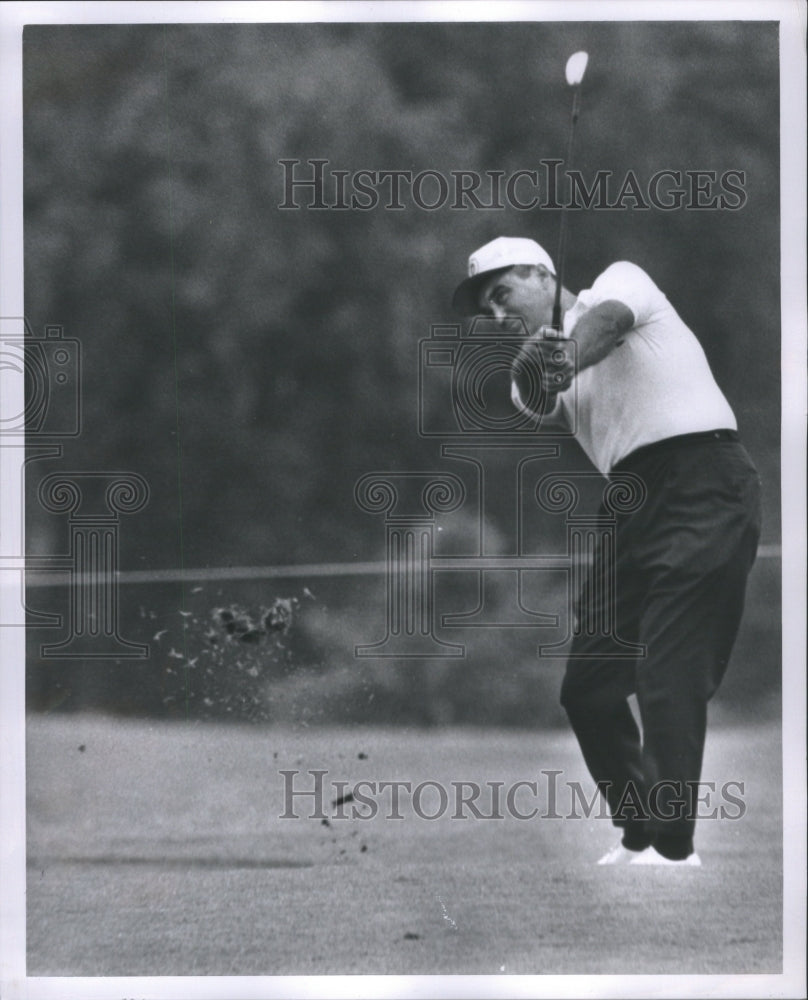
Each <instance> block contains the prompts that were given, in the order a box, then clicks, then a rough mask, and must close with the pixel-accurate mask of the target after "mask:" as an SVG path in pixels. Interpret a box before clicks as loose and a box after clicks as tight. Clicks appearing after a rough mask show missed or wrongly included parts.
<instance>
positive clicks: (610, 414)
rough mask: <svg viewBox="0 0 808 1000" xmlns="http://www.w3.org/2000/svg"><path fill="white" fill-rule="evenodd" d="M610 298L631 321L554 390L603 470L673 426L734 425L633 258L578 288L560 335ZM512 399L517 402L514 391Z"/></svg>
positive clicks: (686, 429)
mask: <svg viewBox="0 0 808 1000" xmlns="http://www.w3.org/2000/svg"><path fill="white" fill-rule="evenodd" d="M610 299H612V300H617V301H618V302H622V303H623V304H624V305H626V306H628V308H629V309H630V310H631V311H632V313H633V314H634V326H633V327H632V328H631V330H629V331H628V333H627V334H626V335H625V339H624V341H623V343H622V344H620V345H619V346H617V347H615V348H614V349H613V350H612V351H611V352H610V353H609V354H608V355H607V356H606V357H605V358H604V359H603V360H602V361H599V362H598V363H597V364H594V365H591V366H590V367H589V368H585V369H584V370H583V371H582V372H580V373H579V374H578V375H577V376H576V377H575V379H574V381H573V384H572V386H571V387H570V388H569V389H568V390H567V391H566V392H563V393H560V394H559V402H558V403H557V410H556V412H557V411H558V407H559V406H560V407H561V408H562V410H563V413H564V416H565V418H566V422H567V423H568V424H569V425H570V426H571V427H573V428H575V436H576V439H577V440H578V442H579V443H580V445H581V447H582V448H583V449H584V451H585V452H586V453H587V455H588V456H589V458H590V459H591V460H592V463H593V464H594V465H595V467H596V468H597V469H599V470H600V471H601V472H603V473H604V474H605V473H608V472H609V470H610V469H611V468H612V466H614V465H615V464H616V463H617V462H619V461H620V460H621V459H622V458H625V457H626V455H628V454H629V453H630V452H632V451H634V450H635V449H636V448H641V447H642V446H643V445H647V444H652V443H654V442H655V441H662V440H664V439H665V438H669V437H675V436H676V435H678V434H692V433H695V432H697V431H710V430H716V429H718V428H731V429H733V430H734V429H736V428H737V423H736V421H735V416H734V414H733V412H732V409H731V407H730V405H729V403H728V402H727V400H726V398H725V397H724V394H723V393H722V392H721V390H720V389H719V388H718V385H717V384H716V381H715V379H714V378H713V375H712V372H711V371H710V366H709V364H708V363H707V358H706V357H705V354H704V351H703V350H702V347H701V344H699V342H698V340H697V339H696V337H695V335H694V334H693V333H692V331H691V330H690V329H689V328H688V327H687V326H686V325H685V324H684V323H683V322H682V320H681V319H680V317H679V315H678V314H677V312H676V310H675V309H674V308H673V306H672V305H671V304H670V302H668V300H667V298H666V297H665V295H664V294H663V293H662V292H661V291H660V289H659V288H657V286H656V285H655V284H654V282H653V281H652V280H651V278H650V277H649V276H648V275H647V274H646V273H645V271H643V270H642V268H640V267H637V265H636V264H631V263H629V262H628V261H619V262H618V263H616V264H612V265H611V266H610V267H608V268H606V270H605V271H604V272H603V274H601V275H600V277H598V278H597V280H596V281H595V282H594V284H593V285H592V287H591V288H589V289H586V290H585V291H582V292H581V293H580V294H579V296H578V298H577V300H576V302H575V305H574V306H573V307H572V308H571V309H569V310H568V311H567V313H566V315H565V316H564V331H563V333H564V337H565V338H569V337H573V338H574V336H575V324H576V323H577V322H578V320H579V319H580V317H581V316H582V315H583V313H585V312H586V311H587V310H589V309H591V308H592V307H593V306H596V305H598V304H599V303H601V302H606V301H608V300H610ZM515 402H516V403H517V405H519V403H520V402H521V400H520V399H519V397H518V393H517V394H516V396H515ZM573 408H575V410H576V411H577V412H576V413H573V412H572V411H573Z"/></svg>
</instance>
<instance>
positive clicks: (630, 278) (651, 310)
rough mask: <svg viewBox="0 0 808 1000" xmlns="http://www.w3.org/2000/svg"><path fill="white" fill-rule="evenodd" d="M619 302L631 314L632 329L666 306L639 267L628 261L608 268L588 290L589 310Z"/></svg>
mask: <svg viewBox="0 0 808 1000" xmlns="http://www.w3.org/2000/svg"><path fill="white" fill-rule="evenodd" d="M610 300H616V301H617V302H622V303H623V305H625V306H628V308H629V309H630V310H631V311H632V313H633V314H634V325H635V326H642V324H643V323H647V322H648V321H649V320H651V319H652V318H653V317H654V315H655V314H656V313H657V312H658V311H659V309H660V308H661V307H662V306H664V305H665V304H666V302H667V299H666V298H665V296H664V294H663V293H662V292H661V291H660V290H659V288H657V286H656V285H655V284H654V282H653V281H652V280H651V278H650V277H649V276H648V275H647V274H646V273H645V271H643V269H642V268H641V267H637V265H636V264H632V263H630V262H629V261H627V260H621V261H618V262H617V263H615V264H611V265H610V266H609V267H607V268H606V270H605V271H604V272H603V274H601V275H600V276H599V277H598V278H596V279H595V282H594V284H593V285H592V287H591V289H590V290H589V294H588V296H587V302H586V305H587V307H588V308H590V309H591V308H592V307H593V306H596V305H598V304H599V303H601V302H608V301H610Z"/></svg>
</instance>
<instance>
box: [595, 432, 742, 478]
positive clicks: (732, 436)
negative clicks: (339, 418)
mask: <svg viewBox="0 0 808 1000" xmlns="http://www.w3.org/2000/svg"><path fill="white" fill-rule="evenodd" d="M708 441H740V437H739V436H738V432H737V431H732V430H729V429H728V428H726V429H725V428H721V429H719V430H714V431H697V432H696V433H695V434H677V435H676V436H675V437H669V438H663V439H662V440H661V441H653V442H652V443H651V444H644V445H643V446H642V447H641V448H635V450H634V451H630V452H629V453H628V455H626V457H625V458H621V459H620V461H619V462H616V463H615V464H614V465H613V466H612V469H611V471H612V472H625V471H627V469H630V468H631V466H632V465H635V464H636V463H637V462H640V461H642V460H643V459H645V458H650V457H652V456H654V455H661V454H664V453H665V452H666V451H673V450H675V449H677V448H682V447H687V445H690V444H704V443H705V442H708Z"/></svg>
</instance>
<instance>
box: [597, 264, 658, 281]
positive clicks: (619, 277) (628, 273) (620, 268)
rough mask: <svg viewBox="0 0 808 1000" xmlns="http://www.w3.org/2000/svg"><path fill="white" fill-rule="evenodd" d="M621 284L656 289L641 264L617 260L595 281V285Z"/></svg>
mask: <svg viewBox="0 0 808 1000" xmlns="http://www.w3.org/2000/svg"><path fill="white" fill-rule="evenodd" d="M621 282H625V283H626V284H627V285H635V284H637V285H646V286H647V285H651V286H653V287H656V285H654V282H653V280H652V278H651V277H650V275H649V274H648V273H647V272H646V271H644V270H643V269H642V268H641V267H640V266H639V264H634V263H633V262H632V261H630V260H617V261H615V262H614V263H613V264H609V266H608V267H607V268H606V270H605V271H601V273H600V274H599V275H598V276H597V278H596V279H595V285H597V284H598V283H600V284H606V283H609V284H619V283H621ZM593 287H594V285H593Z"/></svg>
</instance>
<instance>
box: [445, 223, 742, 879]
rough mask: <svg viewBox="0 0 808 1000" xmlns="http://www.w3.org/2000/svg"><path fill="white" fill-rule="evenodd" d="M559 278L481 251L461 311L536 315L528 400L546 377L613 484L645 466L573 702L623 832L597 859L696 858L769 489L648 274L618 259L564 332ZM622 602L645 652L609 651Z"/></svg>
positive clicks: (689, 336)
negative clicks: (556, 314)
mask: <svg viewBox="0 0 808 1000" xmlns="http://www.w3.org/2000/svg"><path fill="white" fill-rule="evenodd" d="M555 283H556V279H555V268H554V266H553V262H552V260H551V258H550V257H549V255H548V254H547V253H546V251H545V250H544V249H543V248H542V247H541V246H539V244H538V243H536V242H534V241H533V240H528V239H517V238H509V237H500V238H498V239H496V240H493V241H492V242H491V243H488V244H486V245H485V246H483V247H481V248H480V249H479V250H477V251H475V253H473V254H472V255H471V257H470V258H469V268H468V278H467V279H466V280H465V281H463V282H462V283H461V284H460V285H459V286H458V288H457V289H456V291H455V294H454V299H453V305H454V306H455V308H456V309H457V310H458V311H459V312H461V313H462V314H464V315H473V314H482V313H484V314H488V315H491V316H494V317H495V318H496V319H497V320H501V321H502V322H503V323H506V322H507V321H508V319H516V320H520V321H521V322H522V323H524V328H526V330H527V333H528V334H529V338H528V339H526V341H525V345H524V347H523V349H522V354H521V356H520V362H519V364H518V365H516V366H515V367H514V372H515V373H516V374H515V375H514V384H513V388H512V397H513V400H514V402H515V404H516V405H517V406H518V407H520V408H525V407H526V402H527V401H528V399H530V401H531V403H532V404H533V403H534V400H535V392H533V391H532V390H531V388H530V387H531V385H532V386H533V387H535V385H536V384H537V382H538V384H541V385H542V386H543V389H544V392H543V393H542V394H541V403H540V405H538V406H531V409H533V410H534V411H535V410H536V409H538V411H539V412H541V413H542V414H544V421H548V422H550V421H552V422H556V423H558V422H562V423H563V422H566V423H567V425H568V426H569V427H571V428H573V429H574V431H575V435H576V438H577V440H578V442H579V443H580V445H581V446H582V448H583V450H584V451H585V452H586V454H587V455H588V456H589V458H590V459H591V461H592V463H593V464H594V465H595V467H596V468H597V469H598V470H599V471H600V472H601V473H603V475H604V476H606V477H608V476H611V475H614V474H615V473H621V472H630V473H632V474H634V475H635V476H638V477H640V478H641V480H642V481H643V483H644V486H645V490H646V498H645V501H644V503H643V504H642V506H640V507H639V509H637V510H636V511H635V512H634V513H631V514H621V515H618V520H617V526H616V540H615V551H614V556H613V558H614V574H615V578H616V589H617V592H616V594H614V595H612V596H611V597H610V598H608V597H604V596H600V597H594V598H593V597H591V596H588V595H593V594H594V595H603V594H604V592H605V590H606V588H604V587H598V586H594V585H587V586H584V588H583V591H582V595H581V597H580V599H579V602H578V606H577V608H576V613H577V616H578V618H579V621H580V623H581V627H580V628H579V629H578V630H576V633H577V634H576V637H575V639H574V640H573V643H572V646H571V649H570V653H569V658H568V662H567V667H566V672H565V676H564V680H563V684H562V689H561V702H562V704H563V706H564V708H565V710H566V712H567V715H568V716H569V719H570V723H571V724H572V728H573V730H574V731H575V735H576V736H577V738H578V742H579V744H580V747H581V751H582V753H583V756H584V759H585V761H586V764H587V767H588V768H589V771H590V773H591V775H592V777H593V779H594V780H595V782H596V783H597V786H598V788H599V789H600V791H601V792H602V794H603V795H604V796H605V798H606V801H607V803H608V806H609V810H610V814H611V816H612V821H613V823H614V824H615V826H617V827H618V828H620V830H621V833H622V839H621V841H620V843H619V844H617V845H616V846H615V848H614V849H613V850H611V851H610V852H609V853H608V854H607V855H605V856H604V857H603V858H601V860H600V862H599V864H629V863H630V864H635V865H689V866H697V865H700V864H701V861H700V859H699V856H698V854H697V853H696V852H695V849H694V843H693V837H694V829H695V820H696V814H697V809H698V799H699V796H700V795H701V797H702V799H703V798H704V789H701V791H700V790H699V784H698V783H699V779H700V776H701V766H702V756H703V751H704V741H705V731H706V723H707V703H708V701H709V700H710V698H711V697H712V695H713V694H714V693H715V691H716V690H717V688H718V686H719V684H720V683H721V680H722V678H723V676H724V672H725V670H726V667H727V662H728V660H729V656H730V651H731V649H732V646H733V643H734V641H735V637H736V634H737V631H738V625H739V623H740V619H741V613H742V610H743V602H744V592H745V588H746V579H747V575H748V573H749V570H750V569H751V567H752V564H753V562H754V559H755V554H756V551H757V543H758V538H759V534H760V481H759V478H758V475H757V472H756V470H755V467H754V466H753V464H752V462H751V461H750V459H749V456H748V455H747V453H746V451H745V450H744V448H743V446H742V445H741V444H740V442H739V440H738V433H737V424H736V421H735V417H734V415H733V412H732V410H731V408H730V406H729V404H728V403H727V400H726V399H725V397H724V395H723V393H722V392H721V390H720V389H719V388H718V385H717V384H716V382H715V380H714V378H713V376H712V373H711V371H710V368H709V365H708V363H707V359H706V357H705V355H704V351H703V350H702V348H701V346H700V345H699V342H698V341H697V339H696V337H695V336H694V334H693V333H692V332H691V331H690V330H689V329H688V327H687V326H686V325H685V323H683V322H682V320H681V319H680V317H679V316H678V315H677V313H676V311H675V310H674V308H673V307H672V306H671V304H670V303H669V302H668V300H667V298H666V297H665V295H664V294H663V293H662V292H661V291H660V289H659V288H657V286H656V285H655V284H654V282H653V281H652V280H651V278H650V277H649V276H648V275H647V274H646V273H645V271H643V270H642V269H641V268H640V267H638V266H637V265H635V264H632V263H628V262H626V261H620V262H617V263H614V264H611V265H610V266H609V267H607V268H606V270H604V271H603V273H602V274H600V275H599V276H598V277H597V278H596V279H595V281H594V282H593V283H592V287H591V288H589V289H587V290H585V291H582V292H580V294H579V295H578V296H577V297H576V296H575V295H572V294H571V293H570V292H569V291H568V290H567V289H562V291H561V306H562V315H563V322H562V329H561V330H558V331H555V330H553V329H552V328H551V327H550V326H549V324H550V322H551V317H552V310H553V300H554V296H555ZM524 328H523V329H524ZM565 340H566V341H574V342H575V350H574V351H573V350H572V349H571V348H570V347H569V345H565V343H564V341H565ZM559 348H561V349H562V353H563V361H561V363H559V357H560V355H559ZM520 372H521V373H522V374H521V375H520V374H519V373H520ZM526 372H529V373H531V378H530V379H526V378H525V377H524V374H525V373H526ZM573 382H574V383H575V385H574V386H573ZM571 386H572V387H573V388H574V391H570V387H571ZM531 393H532V394H531ZM573 407H574V408H575V413H574V414H573V412H572V410H573ZM573 417H574V421H573ZM605 558H606V556H605V555H603V554H602V555H601V556H600V557H599V558H596V559H595V562H594V565H593V566H592V567H591V568H590V570H589V574H590V584H592V583H594V581H593V580H592V575H593V574H595V575H596V574H602V573H604V572H607V571H608V570H609V568H610V567H608V566H606V565H605V564H604V560H605ZM607 599H610V600H613V601H614V617H613V619H612V620H614V621H615V623H616V631H617V634H618V635H619V636H620V637H621V638H622V639H624V640H626V641H629V642H635V643H640V644H642V645H643V646H644V647H645V655H644V656H641V657H631V658H628V657H627V658H625V659H615V658H614V657H613V655H611V656H608V657H607V656H606V655H605V654H607V653H612V647H611V646H609V647H608V648H604V647H603V645H602V643H603V641H604V640H603V639H602V638H601V637H599V635H598V631H599V629H598V628H597V624H596V623H597V622H598V621H603V620H604V618H603V617H602V616H601V611H600V609H599V608H598V606H597V603H598V601H603V600H607ZM590 624H591V627H588V626H589V625H590ZM632 693H634V694H636V696H637V702H638V705H639V711H640V718H641V722H642V736H641V734H640V731H639V728H638V726H637V724H636V722H635V719H634V716H633V714H632V712H631V708H630V706H629V703H628V697H629V695H631V694H632Z"/></svg>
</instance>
